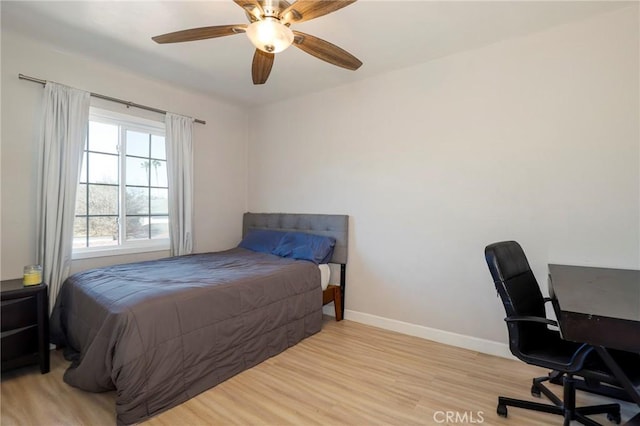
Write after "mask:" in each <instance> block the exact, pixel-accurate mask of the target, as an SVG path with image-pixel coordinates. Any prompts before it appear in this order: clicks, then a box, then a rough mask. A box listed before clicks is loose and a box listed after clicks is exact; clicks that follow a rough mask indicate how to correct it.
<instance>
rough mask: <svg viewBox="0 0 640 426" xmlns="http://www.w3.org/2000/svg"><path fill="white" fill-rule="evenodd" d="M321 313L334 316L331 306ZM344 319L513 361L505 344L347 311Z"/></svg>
mask: <svg viewBox="0 0 640 426" xmlns="http://www.w3.org/2000/svg"><path fill="white" fill-rule="evenodd" d="M322 311H323V312H324V314H325V315H329V316H334V310H333V304H331V305H328V306H324V307H323V310H322ZM344 319H346V320H349V321H355V322H359V323H361V324H367V325H371V326H374V327H378V328H382V329H384V330H390V331H396V332H398V333H402V334H407V335H409V336H415V337H420V338H423V339H427V340H433V341H434V342H438V343H444V344H445V345H451V346H456V347H459V348H464V349H469V350H472V351H476V352H482V353H485V354H489V355H495V356H499V357H502V358H508V359H515V357H514V356H513V355H512V354H511V352H510V351H509V346H508V345H507V344H505V343H500V342H494V341H492V340H486V339H480V338H477V337H473V336H466V335H464V334H458V333H452V332H450V331H445V330H439V329H437V328H430V327H425V326H423V325H416V324H411V323H408V322H403V321H397V320H393V319H389V318H384V317H379V316H377V315H371V314H365V313H362V312H357V311H351V310H348V309H347V310H345V312H344Z"/></svg>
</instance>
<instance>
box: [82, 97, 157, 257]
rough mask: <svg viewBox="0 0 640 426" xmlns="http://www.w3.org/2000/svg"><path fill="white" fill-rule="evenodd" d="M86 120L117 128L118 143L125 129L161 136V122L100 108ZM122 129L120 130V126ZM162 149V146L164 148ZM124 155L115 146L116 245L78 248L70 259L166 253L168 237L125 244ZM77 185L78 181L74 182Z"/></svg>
mask: <svg viewBox="0 0 640 426" xmlns="http://www.w3.org/2000/svg"><path fill="white" fill-rule="evenodd" d="M89 121H98V122H101V123H106V124H115V125H118V126H119V127H120V136H119V140H120V141H122V140H124V133H125V132H126V131H127V130H132V131H139V132H144V133H150V134H152V135H156V136H162V137H165V138H166V135H165V133H166V132H165V124H164V122H159V121H154V120H149V119H146V118H141V117H136V116H133V115H128V114H122V113H118V112H114V111H109V110H105V109H101V108H96V107H90V109H89ZM121 126H122V127H121ZM165 141H166V139H165ZM165 147H166V145H165ZM126 157H127V156H126V152H124V150H120V147H118V163H119V169H120V173H119V184H118V196H119V206H120V208H119V211H118V218H119V220H118V223H119V225H118V233H119V238H118V241H119V242H120V244H118V245H117V246H106V247H80V248H73V249H72V256H71V258H72V259H74V260H75V259H90V258H97V257H106V256H121V255H127V254H136V253H149V252H155V251H165V250H170V240H169V238H157V239H149V240H134V241H127V240H126V238H125V235H124V234H125V230H124V225H122V223H123V222H125V223H126V221H124V220H123V219H124V218H125V216H126V214H125V213H124V212H125V198H126V191H125V182H126ZM78 183H79V181H78Z"/></svg>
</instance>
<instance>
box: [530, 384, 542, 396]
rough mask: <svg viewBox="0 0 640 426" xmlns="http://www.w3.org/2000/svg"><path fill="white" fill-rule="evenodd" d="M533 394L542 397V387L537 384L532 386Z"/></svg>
mask: <svg viewBox="0 0 640 426" xmlns="http://www.w3.org/2000/svg"><path fill="white" fill-rule="evenodd" d="M531 395H532V396H535V397H536V398H540V389H538V387H537V386H536V385H532V386H531Z"/></svg>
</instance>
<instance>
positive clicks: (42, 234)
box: [36, 82, 90, 309]
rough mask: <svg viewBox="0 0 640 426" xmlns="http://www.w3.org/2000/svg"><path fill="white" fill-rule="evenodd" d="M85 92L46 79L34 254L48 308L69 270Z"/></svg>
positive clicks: (83, 133) (86, 114) (86, 108)
mask: <svg viewBox="0 0 640 426" xmlns="http://www.w3.org/2000/svg"><path fill="white" fill-rule="evenodd" d="M89 97H90V94H89V93H88V92H84V91H82V90H78V89H74V88H71V87H67V86H62V85H60V84H56V83H52V82H47V83H46V85H45V88H44V96H43V102H42V115H41V120H42V123H41V127H40V137H39V140H38V181H37V185H38V189H37V206H36V212H37V220H38V222H37V227H36V237H37V244H38V246H37V247H38V248H37V250H38V251H37V256H36V261H37V263H38V264H40V265H42V273H43V277H42V278H43V281H44V282H46V283H47V284H49V300H50V303H49V307H50V309H51V308H53V305H54V302H55V300H56V297H57V295H58V292H59V291H60V286H61V285H62V282H63V281H64V279H65V278H66V277H67V276H68V275H69V269H70V267H71V249H72V245H73V221H74V217H75V206H76V190H77V188H78V177H79V174H80V163H81V161H82V150H83V148H84V142H85V138H86V135H87V125H88V122H89Z"/></svg>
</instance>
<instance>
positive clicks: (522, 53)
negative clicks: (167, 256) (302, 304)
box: [249, 5, 640, 346]
mask: <svg viewBox="0 0 640 426" xmlns="http://www.w3.org/2000/svg"><path fill="white" fill-rule="evenodd" d="M638 37H639V36H638V7H637V5H634V6H631V7H628V8H625V9H621V10H619V11H616V12H612V13H608V14H606V15H601V16H598V17H594V18H591V19H589V20H587V21H583V22H577V23H573V24H568V25H564V26H561V27H557V28H554V29H551V30H548V31H545V32H542V33H538V34H533V35H530V36H527V37H523V38H518V39H513V40H508V41H504V42H501V43H498V44H494V45H491V46H487V47H484V48H481V49H477V50H474V51H469V52H465V53H462V54H457V55H455V56H450V57H446V58H443V59H440V60H437V61H433V62H430V63H427V64H423V65H420V66H416V67H412V68H408V69H404V70H400V71H397V72H392V73H389V74H386V75H383V76H380V77H377V78H371V79H368V80H366V81H362V82H359V83H355V84H351V85H348V86H344V87H341V88H338V89H335V90H329V91H324V92H321V93H316V94H313V95H309V96H304V97H301V98H297V99H292V100H288V101H284V102H281V103H277V104H273V105H268V106H266V107H263V108H258V109H255V110H253V111H252V112H251V115H250V122H251V124H252V125H251V129H250V134H249V209H250V210H251V211H286V212H300V213H346V214H349V215H350V216H351V222H350V226H351V236H350V252H349V264H348V267H347V296H346V308H347V318H351V319H357V320H363V321H369V322H371V323H376V324H378V325H383V326H385V325H386V326H389V327H390V328H397V329H400V330H405V331H407V330H409V331H410V330H413V331H414V332H415V333H416V334H422V335H425V336H427V337H428V336H430V335H436V334H438V333H437V332H436V331H435V330H432V329H436V330H444V331H448V332H452V333H459V334H461V335H466V336H473V337H475V338H479V339H487V340H489V341H494V342H495V341H497V342H506V328H505V326H504V323H503V321H502V318H503V317H504V311H503V308H502V306H501V304H500V302H499V300H498V299H497V298H496V292H495V290H494V289H493V283H492V281H491V278H490V276H489V272H488V270H487V267H486V264H485V262H484V256H483V250H484V247H485V245H487V244H488V243H491V242H494V241H499V240H504V239H515V240H518V241H519V242H520V243H521V244H522V245H523V247H524V249H525V252H526V253H527V255H528V257H529V260H530V263H531V264H532V267H533V269H534V272H535V273H536V276H537V278H538V280H539V281H540V283H541V285H542V286H543V287H544V288H545V289H546V273H547V269H546V265H547V263H568V264H582V265H600V266H611V267H629V268H638V267H640V229H639V228H640V203H639V197H640V172H639V156H640V152H639V145H640V144H639V139H640V137H639V124H640V123H639V113H640V111H639V106H638V95H639V84H638V80H639V68H638V60H639V57H638V48H639V40H638ZM363 60H364V62H365V65H364V66H366V58H363ZM420 330H422V331H420ZM430 333H431V334H430ZM445 334H446V333H445ZM453 340H455V339H453ZM471 340H473V339H471ZM471 346H473V345H471ZM500 346H502V345H500Z"/></svg>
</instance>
